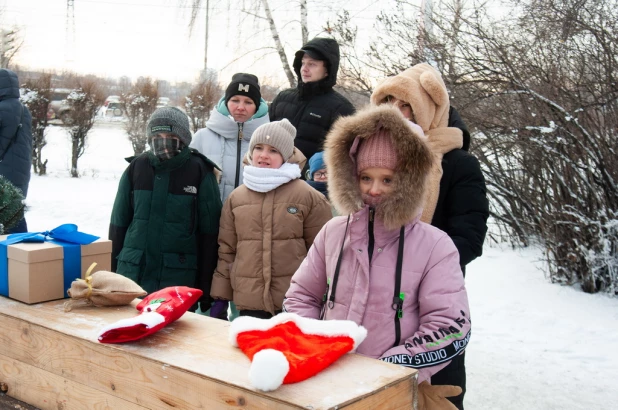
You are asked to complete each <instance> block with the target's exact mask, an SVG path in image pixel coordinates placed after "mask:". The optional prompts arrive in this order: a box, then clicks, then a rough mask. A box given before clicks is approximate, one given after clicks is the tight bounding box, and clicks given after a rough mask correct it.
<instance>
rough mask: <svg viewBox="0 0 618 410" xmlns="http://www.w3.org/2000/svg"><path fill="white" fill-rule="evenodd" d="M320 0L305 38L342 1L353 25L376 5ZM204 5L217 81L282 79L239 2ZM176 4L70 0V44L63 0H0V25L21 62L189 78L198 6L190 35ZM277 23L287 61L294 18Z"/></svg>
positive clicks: (278, 14) (199, 54) (200, 32)
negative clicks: (13, 35) (238, 75)
mask: <svg viewBox="0 0 618 410" xmlns="http://www.w3.org/2000/svg"><path fill="white" fill-rule="evenodd" d="M319 1H320V2H321V3H312V2H311V1H309V9H310V14H309V26H310V30H311V33H310V37H312V36H315V35H316V34H318V33H319V32H320V31H321V28H322V27H323V26H324V25H325V23H326V21H327V19H328V18H331V19H332V18H334V15H335V12H336V11H338V10H340V9H341V8H342V7H347V8H348V10H350V11H351V13H352V14H353V15H354V16H355V19H356V21H357V22H358V23H360V24H371V22H372V21H373V18H374V17H375V16H376V14H377V13H378V8H377V7H379V6H378V5H377V2H375V1H370V0H360V1H355V2H354V3H353V4H350V2H347V1H343V0H334V1H326V0H319ZM419 2H420V0H419ZM187 3H190V1H187ZM204 3H205V2H204ZM210 3H211V23H210V36H211V37H210V41H209V51H208V58H209V67H210V68H213V69H215V70H217V71H218V72H219V75H220V79H221V80H223V81H227V80H229V78H231V75H232V74H233V73H234V72H237V71H248V72H252V73H255V74H257V75H258V76H259V77H260V78H261V79H262V82H263V83H269V82H270V83H277V82H284V81H285V77H284V76H283V72H282V71H281V63H280V62H279V59H278V57H277V56H276V55H275V54H274V51H273V50H262V51H257V52H256V51H253V52H252V51H251V50H255V49H257V48H260V47H268V46H271V45H272V37H270V33H269V32H268V30H262V31H260V28H259V24H258V23H257V22H256V21H255V19H254V18H252V17H250V16H247V15H246V14H243V13H240V8H241V4H242V0H241V1H234V2H230V1H227V2H224V1H218V2H215V1H214V0H211V1H210ZM231 3H233V4H231ZM179 4H180V0H74V19H73V22H74V23H73V25H74V29H75V31H74V32H75V35H74V37H73V38H74V43H72V42H71V41H70V40H71V35H70V33H69V35H68V36H67V26H68V27H69V28H70V27H72V26H71V24H68V25H67V21H68V22H69V23H70V20H67V0H0V5H1V6H2V8H3V11H2V16H1V17H0V23H1V25H2V27H10V28H13V27H17V28H19V29H20V30H21V36H22V37H23V40H24V44H23V46H22V48H21V50H20V51H19V54H18V55H17V57H16V62H18V63H19V64H20V65H23V66H28V67H31V68H35V69H63V68H69V69H73V70H74V71H77V72H80V73H93V74H97V75H106V76H112V77H119V76H123V75H126V76H129V77H131V78H136V77H138V76H151V77H154V78H158V79H165V80H169V81H172V82H176V81H193V80H195V79H196V78H197V76H198V75H199V72H200V70H201V69H202V67H203V60H204V14H203V11H202V14H201V15H200V16H199V17H198V19H199V21H198V24H197V26H196V27H195V29H194V32H193V35H192V36H191V37H189V35H188V22H189V15H190V12H189V8H187V7H186V6H185V8H181V7H179ZM247 4H248V2H247ZM271 4H272V7H274V9H275V10H274V13H275V19H276V20H277V21H278V23H279V24H280V25H281V26H282V25H283V24H282V21H283V19H284V18H285V17H286V16H287V19H288V20H290V18H289V16H293V18H297V17H296V16H298V6H297V5H296V4H295V3H293V2H288V1H281V0H271ZM279 29H280V30H281V31H282V39H283V41H284V42H285V44H286V52H287V53H286V54H287V55H288V58H290V59H291V58H293V57H292V56H293V53H294V51H295V50H297V49H298V48H300V45H301V44H300V41H301V40H300V34H299V30H298V24H297V23H289V24H288V25H286V26H284V27H279ZM67 46H69V47H67ZM265 53H269V54H267V55H266V56H264V55H265ZM242 56H244V57H242ZM258 57H261V59H258ZM239 58H240V59H239Z"/></svg>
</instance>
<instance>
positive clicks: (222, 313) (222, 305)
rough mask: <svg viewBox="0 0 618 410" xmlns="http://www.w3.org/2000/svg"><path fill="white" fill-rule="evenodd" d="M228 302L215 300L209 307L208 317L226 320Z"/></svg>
mask: <svg viewBox="0 0 618 410" xmlns="http://www.w3.org/2000/svg"><path fill="white" fill-rule="evenodd" d="M228 305H229V302H228V301H227V300H215V303H213V304H212V306H211V307H210V314H209V316H210V317H214V318H217V319H222V320H227V307H228Z"/></svg>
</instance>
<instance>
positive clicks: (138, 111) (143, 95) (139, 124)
mask: <svg viewBox="0 0 618 410" xmlns="http://www.w3.org/2000/svg"><path fill="white" fill-rule="evenodd" d="M158 99H159V91H158V88H157V85H156V83H155V81H153V80H152V79H150V78H140V79H139V80H138V81H137V82H136V83H135V85H134V86H133V87H132V88H131V89H130V90H129V92H127V93H123V94H122V95H121V96H120V100H121V101H122V102H123V103H124V105H125V111H126V113H127V119H128V121H127V122H126V124H125V130H126V132H127V134H128V136H129V140H130V141H131V146H132V147H133V152H134V153H135V155H139V154H141V153H142V152H144V151H146V144H147V142H148V135H147V134H146V124H147V123H148V119H149V118H150V116H151V115H152V113H153V112H154V111H155V110H156V109H157V101H158Z"/></svg>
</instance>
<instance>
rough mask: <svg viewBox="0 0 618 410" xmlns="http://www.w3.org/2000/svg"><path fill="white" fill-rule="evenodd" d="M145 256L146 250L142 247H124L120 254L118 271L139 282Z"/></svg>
mask: <svg viewBox="0 0 618 410" xmlns="http://www.w3.org/2000/svg"><path fill="white" fill-rule="evenodd" d="M143 256H144V251H143V250H141V249H135V248H122V250H121V251H120V253H119V254H118V268H117V269H116V272H117V273H120V274H122V275H124V276H126V277H127V278H129V279H131V280H133V281H135V282H138V283H139V280H140V279H141V278H140V277H139V276H140V270H141V263H142V258H143Z"/></svg>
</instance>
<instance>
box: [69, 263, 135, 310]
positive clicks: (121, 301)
mask: <svg viewBox="0 0 618 410" xmlns="http://www.w3.org/2000/svg"><path fill="white" fill-rule="evenodd" d="M67 292H68V294H69V296H70V297H71V300H70V301H68V302H67V303H66V304H65V310H67V311H69V310H71V309H72V308H73V307H74V306H75V305H76V303H75V302H76V301H78V300H79V301H83V302H84V303H85V304H88V305H94V306H119V305H128V304H129V303H131V302H132V301H133V299H135V298H139V297H143V296H146V294H147V292H146V291H145V290H144V289H142V288H141V286H139V285H138V284H137V283H135V282H133V281H132V280H131V279H128V278H126V277H124V276H122V275H119V274H117V273H113V272H108V271H104V270H101V271H98V272H95V273H93V274H92V275H89V276H86V279H77V280H74V281H73V283H72V284H71V289H69V290H68V291H67Z"/></svg>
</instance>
